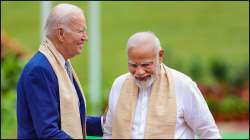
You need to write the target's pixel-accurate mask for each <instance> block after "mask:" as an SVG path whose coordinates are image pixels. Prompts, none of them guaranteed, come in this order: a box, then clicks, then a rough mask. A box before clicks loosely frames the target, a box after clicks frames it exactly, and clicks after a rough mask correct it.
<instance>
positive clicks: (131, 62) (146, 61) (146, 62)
mask: <svg viewBox="0 0 250 140" xmlns="http://www.w3.org/2000/svg"><path fill="white" fill-rule="evenodd" d="M152 62H153V60H145V61H143V62H142V63H140V64H148V63H152ZM128 64H137V63H135V62H133V61H132V60H128Z"/></svg>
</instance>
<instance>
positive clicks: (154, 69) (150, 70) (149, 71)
mask: <svg viewBox="0 0 250 140" xmlns="http://www.w3.org/2000/svg"><path fill="white" fill-rule="evenodd" d="M155 71H156V67H155V66H152V67H150V68H149V69H147V70H146V73H148V74H154V73H155Z"/></svg>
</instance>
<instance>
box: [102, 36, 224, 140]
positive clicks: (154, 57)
mask: <svg viewBox="0 0 250 140" xmlns="http://www.w3.org/2000/svg"><path fill="white" fill-rule="evenodd" d="M127 54H128V70H129V73H127V74H123V75H121V76H119V77H118V78H117V79H116V80H115V81H114V83H113V86H112V88H111V91H110V95H109V103H108V111H107V115H106V121H105V123H104V126H103V127H104V136H103V138H108V139H110V138H126V139H137V138H139V139H158V138H163V139H173V138H176V139H193V138H195V135H198V136H199V138H201V139H207V138H221V136H220V133H219V130H218V128H217V126H216V124H215V121H214V119H213V116H212V114H211V112H210V111H209V108H208V106H207V103H206V101H205V100H204V98H203V96H202V94H201V92H200V90H199V89H198V87H197V85H196V83H195V82H194V81H192V79H191V78H189V77H188V76H187V75H185V74H183V73H181V72H178V71H176V70H174V69H171V68H169V67H167V66H166V65H164V64H163V63H162V62H163V56H164V50H163V49H162V48H161V46H160V41H159V39H158V38H157V37H156V35H155V34H154V33H152V32H138V33H135V34H134V35H132V36H131V37H130V38H129V39H128V42H127Z"/></svg>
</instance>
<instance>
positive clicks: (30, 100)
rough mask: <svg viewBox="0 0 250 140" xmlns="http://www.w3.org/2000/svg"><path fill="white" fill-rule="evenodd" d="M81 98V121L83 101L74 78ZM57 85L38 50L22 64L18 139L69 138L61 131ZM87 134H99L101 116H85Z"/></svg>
mask: <svg viewBox="0 0 250 140" xmlns="http://www.w3.org/2000/svg"><path fill="white" fill-rule="evenodd" d="M74 85H75V88H76V91H77V94H78V97H79V101H80V107H79V109H80V115H81V123H82V124H84V120H85V115H86V114H85V105H84V104H85V103H84V100H83V97H82V94H81V91H80V89H79V87H78V85H77V84H76V81H75V80H74ZM59 99H60V98H59V87H58V81H57V77H56V74H55V72H54V71H53V69H52V66H51V65H50V63H49V61H48V60H47V58H46V57H45V56H44V55H43V54H42V53H41V52H37V53H36V54H35V55H34V56H33V57H32V58H31V60H30V61H29V62H28V64H27V65H26V66H25V67H24V69H23V72H22V74H21V76H20V78H19V81H18V86H17V104H16V106H17V125H18V134H17V137H18V138H71V137H70V136H69V135H68V134H67V133H66V132H64V131H63V130H61V124H60V122H61V121H60V100H59ZM86 129H87V135H88V136H102V134H103V133H102V127H101V118H100V117H94V116H92V117H86Z"/></svg>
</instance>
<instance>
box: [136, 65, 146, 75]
mask: <svg viewBox="0 0 250 140" xmlns="http://www.w3.org/2000/svg"><path fill="white" fill-rule="evenodd" d="M135 74H136V75H138V76H141V75H144V74H145V71H144V69H143V68H142V67H141V66H138V67H137V68H136V69H135Z"/></svg>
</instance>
